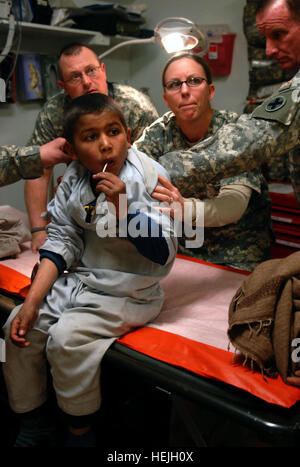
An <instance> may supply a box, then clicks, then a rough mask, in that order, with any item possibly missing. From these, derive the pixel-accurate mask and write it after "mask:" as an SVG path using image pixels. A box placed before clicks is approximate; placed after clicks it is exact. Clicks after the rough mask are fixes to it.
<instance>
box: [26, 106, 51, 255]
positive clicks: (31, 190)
mask: <svg viewBox="0 0 300 467" xmlns="http://www.w3.org/2000/svg"><path fill="white" fill-rule="evenodd" d="M56 136H57V134H56V131H55V129H54V127H53V123H52V120H51V116H50V115H49V114H48V111H47V104H46V106H45V107H44V108H43V109H42V110H41V111H40V113H39V115H38V117H37V120H36V123H35V128H34V130H33V133H32V136H31V138H30V140H29V144H41V145H42V144H45V143H47V142H49V141H52V140H53V139H54V138H56ZM51 174H52V169H47V170H45V171H44V173H43V174H42V176H41V177H40V178H37V179H36V180H27V181H26V183H25V187H24V197H25V204H26V208H27V212H28V217H29V223H30V227H31V229H42V228H45V226H46V221H45V220H43V219H42V217H41V215H42V213H43V212H45V211H46V207H47V201H48V186H49V181H50V179H51ZM45 240H46V232H45V230H36V231H34V232H32V250H33V251H34V252H37V251H38V250H39V248H40V247H41V246H42V245H43V243H44V242H45Z"/></svg>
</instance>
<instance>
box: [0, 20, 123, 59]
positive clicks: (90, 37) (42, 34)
mask: <svg viewBox="0 0 300 467" xmlns="http://www.w3.org/2000/svg"><path fill="white" fill-rule="evenodd" d="M8 30H9V24H8V21H7V20H5V19H0V50H1V49H3V47H4V46H5V43H6V38H7V34H8ZM127 39H128V38H127V37H121V36H105V35H103V34H102V33H101V32H97V31H86V30H80V29H71V28H61V27H55V26H49V25H44V24H36V23H26V22H20V21H18V22H17V21H16V22H15V33H14V40H13V46H12V49H11V51H12V52H16V51H19V53H28V52H35V53H40V54H47V55H52V54H56V53H57V52H58V50H60V49H61V48H62V47H63V46H64V45H67V44H69V43H70V42H82V43H84V44H87V45H90V46H91V47H92V48H93V50H95V52H96V53H99V54H100V53H101V52H103V51H104V50H105V49H106V48H107V47H110V46H113V45H115V44H116V43H118V42H122V41H124V40H127Z"/></svg>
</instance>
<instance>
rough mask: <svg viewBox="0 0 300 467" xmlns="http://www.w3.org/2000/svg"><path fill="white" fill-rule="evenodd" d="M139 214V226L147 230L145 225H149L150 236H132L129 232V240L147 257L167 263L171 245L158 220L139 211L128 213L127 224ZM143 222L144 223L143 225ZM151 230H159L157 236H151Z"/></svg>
mask: <svg viewBox="0 0 300 467" xmlns="http://www.w3.org/2000/svg"><path fill="white" fill-rule="evenodd" d="M137 215H138V216H139V222H138V223H137V228H138V229H139V230H141V231H142V232H145V228H143V227H144V226H145V225H147V230H146V231H147V232H148V236H146V237H145V236H141V235H140V236H138V237H132V236H130V233H129V232H128V240H129V241H130V242H131V243H133V245H134V246H135V247H136V249H137V250H138V251H139V252H140V253H141V255H143V256H145V258H148V259H150V260H151V261H153V262H154V263H158V264H161V265H163V264H166V262H167V260H168V257H169V247H168V243H167V241H166V239H165V238H164V236H163V232H162V228H161V226H160V225H157V224H156V222H155V221H154V220H153V219H151V218H150V217H149V216H147V215H146V214H144V213H141V212H138V213H135V214H128V216H127V224H128V223H129V222H130V220H131V219H133V218H134V217H135V216H137ZM141 222H142V224H143V225H141ZM151 232H158V235H157V236H155V237H154V236H153V237H152V236H151Z"/></svg>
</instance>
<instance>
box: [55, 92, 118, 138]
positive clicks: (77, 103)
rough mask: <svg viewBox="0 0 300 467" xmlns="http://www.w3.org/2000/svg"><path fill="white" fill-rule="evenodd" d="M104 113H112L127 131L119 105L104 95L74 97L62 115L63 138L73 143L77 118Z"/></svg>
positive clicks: (94, 94)
mask: <svg viewBox="0 0 300 467" xmlns="http://www.w3.org/2000/svg"><path fill="white" fill-rule="evenodd" d="M104 111H108V112H112V113H114V114H115V115H116V116H117V117H118V118H119V120H120V122H121V124H122V125H123V127H124V129H125V131H127V123H126V119H125V117H124V114H123V112H122V110H121V107H120V106H119V104H117V102H116V101H115V100H114V99H113V98H112V97H110V96H107V95H106V94H101V93H93V94H84V95H83V96H79V97H76V98H75V99H72V101H71V102H70V103H69V104H68V105H67V106H66V108H65V110H64V114H63V136H64V137H65V138H66V140H67V141H69V143H73V137H74V132H75V131H76V124H77V122H78V120H79V118H80V117H82V116H83V115H87V114H101V113H102V112H104Z"/></svg>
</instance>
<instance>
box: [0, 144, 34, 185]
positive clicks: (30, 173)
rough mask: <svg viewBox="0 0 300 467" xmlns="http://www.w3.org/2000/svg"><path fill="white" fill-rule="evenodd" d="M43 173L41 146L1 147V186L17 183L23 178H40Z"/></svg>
mask: <svg viewBox="0 0 300 467" xmlns="http://www.w3.org/2000/svg"><path fill="white" fill-rule="evenodd" d="M42 173H43V165H42V159H41V156H40V148H39V146H28V147H23V148H22V147H21V148H20V147H17V146H1V147H0V186H5V185H9V184H10V183H15V182H17V181H18V180H20V179H21V178H34V177H39V176H40V175H42Z"/></svg>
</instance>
